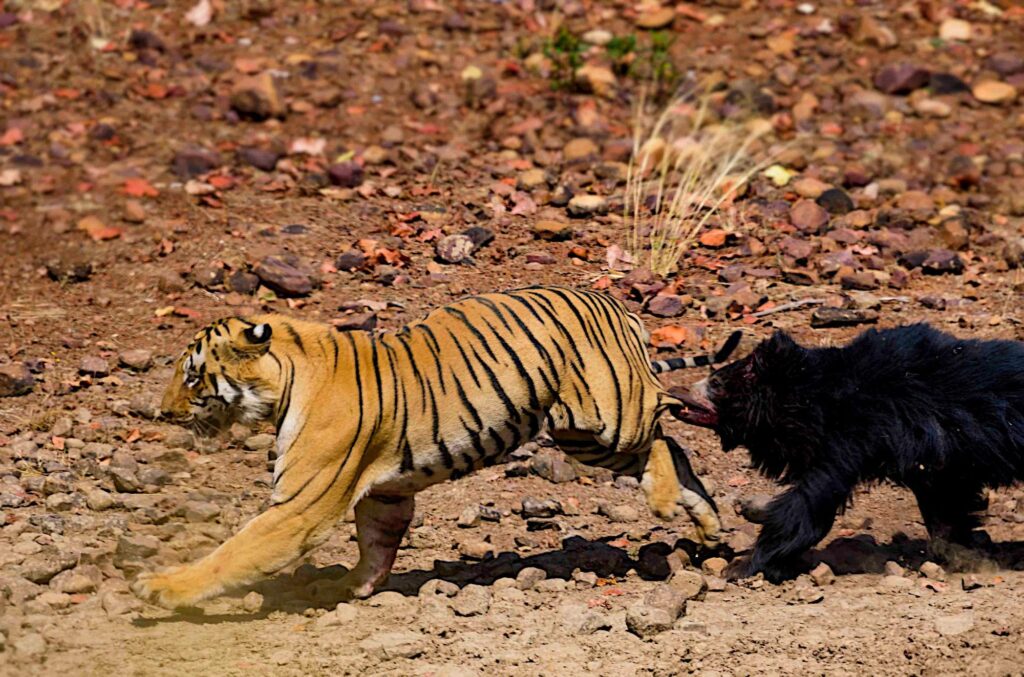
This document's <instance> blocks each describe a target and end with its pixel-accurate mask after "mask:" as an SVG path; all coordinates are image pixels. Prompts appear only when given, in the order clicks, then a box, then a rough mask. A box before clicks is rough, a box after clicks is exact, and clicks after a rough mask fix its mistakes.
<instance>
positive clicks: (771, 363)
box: [752, 331, 804, 374]
mask: <svg viewBox="0 0 1024 677" xmlns="http://www.w3.org/2000/svg"><path fill="white" fill-rule="evenodd" d="M803 350H804V349H803V348H802V347H800V345H799V344H798V343H797V342H796V341H794V340H793V339H791V338H790V337H789V334H787V333H786V332H784V331H777V332H775V333H774V334H772V337H771V338H770V339H766V340H764V341H761V343H760V344H759V345H758V346H757V348H754V353H753V360H752V363H753V367H754V371H755V372H756V373H758V374H763V373H766V372H769V371H772V370H774V369H778V368H782V369H787V368H788V365H789V363H790V362H791V360H793V359H794V358H796V357H799V356H800V355H801V354H803Z"/></svg>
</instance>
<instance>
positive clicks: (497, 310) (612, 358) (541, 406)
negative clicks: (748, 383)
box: [376, 287, 666, 490]
mask: <svg viewBox="0 0 1024 677" xmlns="http://www.w3.org/2000/svg"><path fill="white" fill-rule="evenodd" d="M645 344H646V332H645V331H644V329H643V326H642V325H641V324H640V321H639V319H638V318H637V317H636V316H635V315H633V314H631V313H629V312H628V311H627V310H626V309H625V308H624V307H623V306H622V304H621V303H619V302H618V301H616V300H615V299H612V298H611V297H609V296H607V295H604V294H599V293H596V292H581V291H575V290H571V289H563V288H557V287H543V288H527V289H520V290H515V291H511V292H505V293H496V294H486V295H482V296H476V297H471V298H467V299H463V300H461V301H457V302H455V303H453V304H451V305H448V306H445V307H443V308H439V309H437V310H435V311H433V312H432V313H430V314H429V315H428V316H427V317H426V318H424V319H423V320H421V321H419V322H416V323H413V324H411V325H409V326H408V327H406V328H405V329H404V330H403V331H401V332H398V333H396V334H390V335H385V336H383V337H381V338H380V339H378V347H377V348H376V350H379V351H383V354H384V356H385V357H384V362H385V363H386V365H387V370H386V371H385V374H387V375H389V376H390V375H393V378H394V379H395V383H394V384H388V383H382V385H381V388H382V389H383V391H384V395H385V400H386V401H385V402H384V405H383V406H384V407H385V408H387V409H393V410H394V411H395V412H396V416H395V429H394V434H395V437H394V439H392V440H391V445H392V446H393V447H394V451H395V457H396V459H399V462H398V467H397V469H396V470H394V471H392V473H391V474H393V475H394V477H393V478H389V479H388V480H386V483H385V485H384V486H382V488H383V489H386V490H408V489H413V488H416V489H418V488H422V487H424V486H427V485H429V484H432V483H434V482H436V481H439V480H441V479H447V478H450V477H453V476H456V477H457V476H461V475H463V474H465V473H467V472H469V471H471V470H473V469H475V468H478V467H481V466H484V465H489V464H491V463H494V462H496V461H498V460H500V459H501V458H502V457H503V456H504V454H505V453H506V452H507V451H510V450H511V449H514V448H516V447H518V446H519V445H520V444H522V443H523V442H525V441H527V440H529V439H531V438H532V437H534V436H535V435H536V434H537V433H538V432H540V430H541V429H546V430H547V431H548V432H550V433H551V434H552V436H553V437H554V438H555V439H556V440H559V441H560V442H562V443H563V444H564V445H565V446H566V447H567V449H566V450H567V451H569V452H570V453H573V454H574V455H577V456H579V457H580V458H581V460H583V461H585V462H592V461H593V460H595V458H598V457H605V456H607V457H609V458H610V457H611V456H612V455H618V458H619V461H620V462H619V463H618V464H617V466H618V467H616V468H613V469H625V468H627V467H629V466H632V465H634V464H635V459H633V458H631V457H630V456H629V455H630V454H633V453H635V452H637V451H640V450H641V449H643V448H645V447H646V446H649V445H650V442H651V436H652V433H653V430H654V421H655V419H656V417H657V416H658V415H659V414H660V412H661V404H662V401H663V399H664V398H665V397H666V394H665V392H664V391H663V389H662V388H661V385H660V384H659V383H658V381H657V379H656V378H655V377H654V374H653V372H652V371H651V367H650V360H649V359H648V357H647V353H646V347H645ZM385 380H386V379H385ZM389 385H390V386H391V387H390V388H389ZM389 390H390V394H389V392H388V391H389ZM388 397H391V398H392V401H387V398H388Z"/></svg>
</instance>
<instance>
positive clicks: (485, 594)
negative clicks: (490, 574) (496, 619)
mask: <svg viewBox="0 0 1024 677" xmlns="http://www.w3.org/2000/svg"><path fill="white" fill-rule="evenodd" d="M451 608H452V611H454V612H455V615H456V616H480V615H482V614H485V613H487V610H488V609H490V608H491V591H490V590H489V589H487V588H485V587H484V586H482V585H475V584H474V585H467V586H466V587H464V588H463V589H462V590H460V591H459V594H457V595H456V596H455V597H454V598H453V599H452V601H451Z"/></svg>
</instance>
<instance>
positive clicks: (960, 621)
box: [935, 612, 974, 637]
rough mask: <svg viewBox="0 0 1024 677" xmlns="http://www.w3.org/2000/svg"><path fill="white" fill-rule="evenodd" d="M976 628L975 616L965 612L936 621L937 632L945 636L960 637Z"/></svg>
mask: <svg viewBox="0 0 1024 677" xmlns="http://www.w3.org/2000/svg"><path fill="white" fill-rule="evenodd" d="M973 628H974V614H972V613H970V612H965V613H962V614H953V615H952V616H939V617H938V618H936V619H935V630H936V631H937V632H938V633H939V634H940V635H944V636H947V637H949V636H951V635H960V634H963V633H965V632H967V631H969V630H971V629H973Z"/></svg>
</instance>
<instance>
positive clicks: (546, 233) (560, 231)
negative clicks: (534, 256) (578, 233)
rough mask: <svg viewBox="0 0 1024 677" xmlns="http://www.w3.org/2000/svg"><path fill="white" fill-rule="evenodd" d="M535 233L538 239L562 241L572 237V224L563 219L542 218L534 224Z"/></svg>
mask: <svg viewBox="0 0 1024 677" xmlns="http://www.w3.org/2000/svg"><path fill="white" fill-rule="evenodd" d="M533 235H534V237H536V238H537V239H538V240H548V241H549V242H562V241H564V240H568V239H570V238H571V237H572V226H570V225H569V224H567V223H563V222H562V221H552V220H541V221H537V222H536V223H535V224H533Z"/></svg>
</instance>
